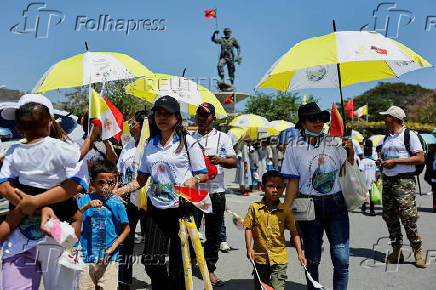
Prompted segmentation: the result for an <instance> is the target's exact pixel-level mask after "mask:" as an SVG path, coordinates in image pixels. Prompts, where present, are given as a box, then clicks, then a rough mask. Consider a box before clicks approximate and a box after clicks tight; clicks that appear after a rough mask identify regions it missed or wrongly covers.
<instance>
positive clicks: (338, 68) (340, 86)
mask: <svg viewBox="0 0 436 290" xmlns="http://www.w3.org/2000/svg"><path fill="white" fill-rule="evenodd" d="M333 31H334V32H336V22H335V20H334V19H333ZM336 69H337V71H338V81H339V93H340V94H341V113H342V122H343V123H344V135H345V130H346V129H347V124H346V121H345V110H344V97H343V96H342V85H341V70H340V63H337V64H336Z"/></svg>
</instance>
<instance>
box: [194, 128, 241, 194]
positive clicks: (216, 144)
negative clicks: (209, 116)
mask: <svg viewBox="0 0 436 290" xmlns="http://www.w3.org/2000/svg"><path fill="white" fill-rule="evenodd" d="M192 137H193V138H194V139H196V140H198V142H199V144H200V145H201V146H203V148H204V150H205V152H204V154H205V155H206V156H209V155H217V156H218V157H221V158H228V157H231V156H235V157H236V153H235V151H234V150H233V146H232V140H231V139H230V137H229V136H228V135H227V134H224V133H222V132H220V131H218V130H216V129H212V131H210V132H209V134H207V135H204V136H203V135H201V134H200V133H198V131H197V132H195V133H194V134H193V135H192ZM217 169H218V174H217V176H216V177H215V179H213V180H209V181H207V182H206V183H205V184H204V185H203V184H200V185H199V188H200V189H204V190H207V191H208V192H209V193H215V192H225V191H226V189H225V187H224V170H223V168H222V167H221V166H219V165H217Z"/></svg>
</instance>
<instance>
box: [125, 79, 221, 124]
mask: <svg viewBox="0 0 436 290" xmlns="http://www.w3.org/2000/svg"><path fill="white" fill-rule="evenodd" d="M125 89H126V92H127V93H128V94H132V95H134V96H136V97H138V98H140V99H143V100H146V101H147V102H150V103H154V102H155V101H156V100H157V99H158V98H160V97H162V96H165V95H169V96H172V97H174V98H175V99H176V100H178V101H179V102H180V108H181V110H182V111H184V112H185V113H188V114H191V115H195V114H196V112H197V109H198V106H199V105H201V104H202V103H210V104H212V105H214V106H215V115H216V117H217V118H220V119H221V118H225V117H227V113H226V111H225V110H224V108H223V106H222V105H221V103H220V101H219V100H218V99H217V98H216V97H215V95H214V94H213V93H212V92H211V91H209V90H208V89H206V88H205V87H203V86H201V85H199V84H197V83H195V82H193V81H191V80H189V79H187V78H184V77H177V76H171V75H167V74H153V75H151V76H147V77H144V78H140V79H138V80H136V81H134V82H133V83H130V84H128V85H127V86H126V88H125Z"/></svg>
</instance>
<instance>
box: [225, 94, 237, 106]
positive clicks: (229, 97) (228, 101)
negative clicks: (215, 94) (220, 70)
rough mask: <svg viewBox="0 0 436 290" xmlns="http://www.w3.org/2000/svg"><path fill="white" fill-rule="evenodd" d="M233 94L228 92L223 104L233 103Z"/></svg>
mask: <svg viewBox="0 0 436 290" xmlns="http://www.w3.org/2000/svg"><path fill="white" fill-rule="evenodd" d="M234 95H235V94H230V95H228V96H227V98H226V99H225V100H224V104H233V96H234Z"/></svg>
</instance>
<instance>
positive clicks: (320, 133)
mask: <svg viewBox="0 0 436 290" xmlns="http://www.w3.org/2000/svg"><path fill="white" fill-rule="evenodd" d="M304 133H305V134H306V135H309V136H313V137H319V136H322V135H324V133H323V132H322V131H321V132H319V133H313V132H310V131H309V130H307V129H304Z"/></svg>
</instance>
